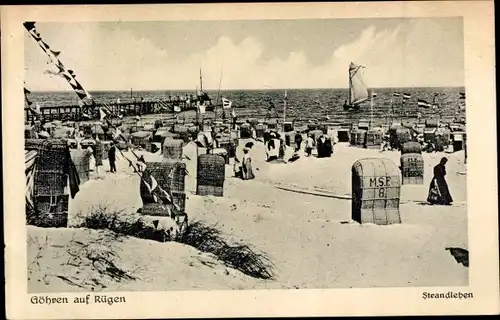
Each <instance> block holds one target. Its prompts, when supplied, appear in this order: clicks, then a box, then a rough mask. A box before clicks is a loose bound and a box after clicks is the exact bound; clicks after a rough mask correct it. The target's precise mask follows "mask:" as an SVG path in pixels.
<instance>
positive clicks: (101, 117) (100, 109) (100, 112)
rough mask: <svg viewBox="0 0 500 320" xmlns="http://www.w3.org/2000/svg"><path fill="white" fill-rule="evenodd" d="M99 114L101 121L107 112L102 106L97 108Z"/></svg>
mask: <svg viewBox="0 0 500 320" xmlns="http://www.w3.org/2000/svg"><path fill="white" fill-rule="evenodd" d="M99 115H100V119H101V121H103V120H104V118H106V116H107V113H106V112H105V111H104V109H103V108H99Z"/></svg>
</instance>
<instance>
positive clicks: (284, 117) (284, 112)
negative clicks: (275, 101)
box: [283, 90, 286, 134]
mask: <svg viewBox="0 0 500 320" xmlns="http://www.w3.org/2000/svg"><path fill="white" fill-rule="evenodd" d="M285 121H286V90H285V101H284V104H283V134H285Z"/></svg>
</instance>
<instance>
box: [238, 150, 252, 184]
mask: <svg viewBox="0 0 500 320" xmlns="http://www.w3.org/2000/svg"><path fill="white" fill-rule="evenodd" d="M249 151H250V149H249V148H246V147H245V148H243V153H244V155H243V159H242V166H241V169H242V173H243V180H251V179H255V175H254V174H253V169H252V158H251V157H250V155H249V154H248V152H249Z"/></svg>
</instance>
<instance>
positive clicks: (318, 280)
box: [28, 140, 468, 292]
mask: <svg viewBox="0 0 500 320" xmlns="http://www.w3.org/2000/svg"><path fill="white" fill-rule="evenodd" d="M245 142H246V140H241V141H240V144H239V145H240V147H239V148H238V151H237V156H238V157H241V155H242V146H244V144H245ZM197 152H198V153H199V154H202V153H204V152H205V150H204V149H201V148H200V149H199V150H198V151H197V150H196V146H195V144H194V143H189V144H187V145H186V146H185V147H184V154H185V156H186V160H185V162H186V164H187V170H188V176H187V177H186V192H187V204H186V212H187V214H188V217H189V221H190V223H192V222H194V221H202V222H204V223H206V224H208V225H217V226H218V228H219V229H220V230H221V231H222V232H223V233H224V234H225V235H226V238H227V239H228V241H231V242H235V243H239V242H241V243H246V244H248V245H251V246H252V247H254V248H256V249H257V250H260V251H263V252H265V253H266V254H267V255H268V256H269V258H270V259H271V261H272V262H273V263H274V265H275V269H274V273H275V278H274V279H271V280H261V279H255V278H252V277H249V276H247V275H245V274H243V273H241V272H240V271H237V270H234V269H232V268H230V267H227V266H225V265H224V264H223V262H222V261H218V260H217V259H216V257H214V256H213V255H211V254H208V253H202V252H200V251H198V250H196V249H195V248H193V247H190V246H187V245H184V244H180V243H176V242H165V243H160V242H155V241H151V240H143V239H136V238H131V237H126V238H124V239H120V240H119V241H115V242H113V243H107V245H106V247H110V248H115V247H116V252H117V257H116V259H115V260H114V261H115V262H116V264H117V265H120V266H121V267H122V268H123V269H124V270H129V271H131V274H133V275H134V279H128V280H123V279H122V280H120V281H118V280H113V279H105V277H103V276H102V275H100V274H99V272H97V271H96V270H95V268H93V267H91V266H90V265H88V266H81V267H79V268H76V269H75V268H74V267H71V266H67V260H68V259H67V258H68V255H67V254H65V253H64V250H55V249H54V250H43V251H41V250H39V248H40V246H41V245H40V243H42V244H43V243H44V241H45V243H46V244H45V245H46V246H47V247H49V248H50V247H54V248H60V247H64V246H66V247H68V246H70V242H68V239H81V241H82V242H84V241H87V242H92V243H94V242H95V241H97V240H98V239H99V237H102V233H103V232H104V231H96V230H88V229H80V228H79V229H76V228H71V227H72V226H76V225H78V224H79V222H81V217H84V216H85V215H87V214H88V213H89V212H90V211H91V210H93V207H95V206H107V207H108V210H117V211H121V212H122V213H121V214H123V215H130V216H137V217H139V216H140V214H137V213H136V211H137V209H139V208H140V207H141V206H142V202H141V198H140V194H139V182H140V178H139V177H138V176H137V175H136V174H134V173H133V170H132V168H131V167H129V166H128V162H127V160H126V159H124V158H123V157H122V156H121V155H118V160H117V168H118V172H117V173H116V174H110V173H107V172H105V171H106V170H107V169H108V168H109V166H108V164H107V161H104V166H103V167H101V172H100V174H99V175H97V174H93V176H92V178H91V180H89V181H88V182H86V183H84V184H83V185H82V186H81V190H80V192H79V193H78V194H77V196H76V197H75V199H72V200H71V201H70V204H69V226H70V228H68V229H42V228H36V227H32V226H28V235H29V237H30V239H32V240H31V241H28V259H29V261H28V263H29V264H30V263H34V262H35V260H37V261H38V263H39V265H43V266H44V267H43V268H42V267H40V268H38V269H37V268H34V267H33V268H31V269H30V270H31V271H30V272H31V274H30V276H29V278H30V280H29V291H30V292H62V291H75V290H85V288H80V287H78V286H75V285H74V284H71V283H70V282H68V281H63V280H61V278H59V277H57V275H50V272H47V269H50V268H54V269H55V270H58V275H60V274H66V276H65V277H70V276H72V277H73V278H74V279H73V280H71V281H73V282H75V283H82V281H84V280H85V279H86V278H89V279H92V278H96V279H99V280H96V281H97V282H99V283H101V285H99V286H96V288H98V290H103V291H120V290H128V291H136V290H137V291H139V290H197V289H198V290H199V289H255V288H260V289H263V288H268V289H272V288H296V289H307V288H368V287H403V286H412V287H415V286H463V285H467V284H468V268H467V267H465V266H463V265H462V264H460V263H457V261H456V260H455V258H454V257H453V256H452V255H451V254H450V252H449V251H447V250H446V248H449V247H451V248H454V247H458V248H463V249H467V244H468V241H467V202H466V189H465V186H466V174H465V171H466V165H465V164H464V163H463V159H464V154H463V151H461V152H456V153H452V154H446V153H432V154H423V157H424V161H425V175H424V184H423V185H411V186H402V188H401V207H400V214H401V219H402V224H396V225H390V226H377V225H372V224H362V225H361V224H358V223H357V222H353V221H352V220H351V201H350V194H351V190H350V186H351V182H350V180H351V166H352V164H353V163H354V162H355V161H356V160H358V159H361V158H373V157H385V158H389V159H391V160H392V161H394V162H395V163H396V164H397V165H399V157H400V153H399V152H397V151H386V152H383V153H382V152H379V151H378V150H376V149H361V148H356V147H351V146H349V145H348V144H342V143H341V144H336V145H335V146H334V154H333V156H332V157H331V158H322V159H319V158H315V157H309V158H308V157H305V156H304V155H303V154H302V155H301V158H300V159H299V160H297V161H296V162H293V163H288V164H270V163H267V162H265V149H264V145H263V144H262V143H260V142H256V143H255V145H254V147H253V148H252V150H251V151H250V155H251V157H252V159H253V163H254V170H255V174H256V179H254V180H240V179H237V178H234V177H233V167H232V165H226V180H225V184H224V196H223V197H212V196H208V197H202V196H197V195H195V190H196V155H197ZM291 153H292V151H291V149H290V148H288V149H287V157H288V156H291ZM142 154H144V156H145V158H146V161H161V157H162V156H161V154H151V153H147V152H144V153H142ZM124 155H125V156H126V157H128V158H130V159H133V156H132V155H131V154H130V153H129V152H125V153H124ZM443 156H447V157H448V159H449V162H448V165H447V167H448V175H447V181H448V184H449V186H450V191H451V194H452V196H453V198H454V203H453V205H452V206H430V205H428V204H426V203H425V199H426V196H427V191H428V186H429V183H430V180H431V178H432V175H431V173H432V167H433V166H434V165H436V164H437V163H438V162H439V159H440V158H441V157H443ZM187 158H189V159H187ZM231 161H232V160H231ZM290 190H293V191H290ZM318 194H319V195H318ZM46 238H47V239H46ZM92 239H94V240H95V241H92ZM96 239H97V240H96ZM97 242H98V241H97ZM37 255H38V256H37ZM39 255H42V256H41V257H40V256H39ZM35 258H36V259H35ZM59 265H61V266H66V267H62V268H61V267H59ZM132 271H133V272H132ZM68 274H69V275H70V276H69V275H68ZM87 281H89V280H87ZM102 283H105V284H104V286H103V285H102Z"/></svg>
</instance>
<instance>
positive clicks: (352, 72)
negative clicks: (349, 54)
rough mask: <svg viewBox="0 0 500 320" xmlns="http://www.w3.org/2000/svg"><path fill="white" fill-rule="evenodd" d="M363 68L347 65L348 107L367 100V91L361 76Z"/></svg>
mask: <svg viewBox="0 0 500 320" xmlns="http://www.w3.org/2000/svg"><path fill="white" fill-rule="evenodd" d="M361 68H364V67H363V66H358V65H355V64H354V63H352V62H351V64H350V65H349V105H356V104H359V103H361V102H363V101H366V100H368V89H367V88H366V85H365V83H364V81H363V77H362V75H361Z"/></svg>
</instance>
